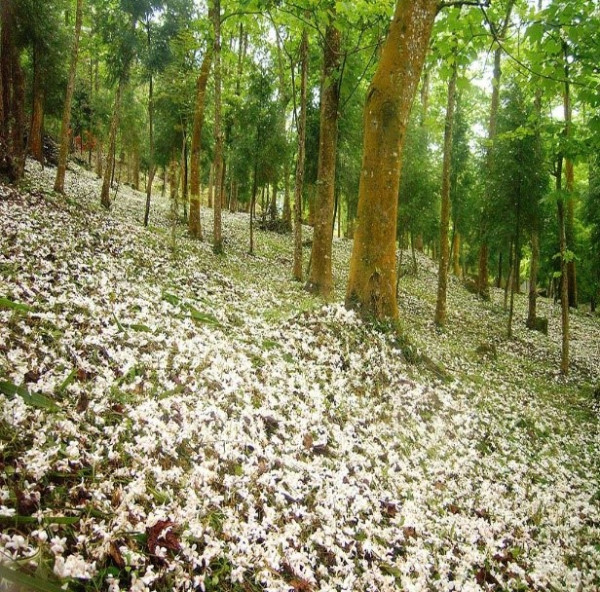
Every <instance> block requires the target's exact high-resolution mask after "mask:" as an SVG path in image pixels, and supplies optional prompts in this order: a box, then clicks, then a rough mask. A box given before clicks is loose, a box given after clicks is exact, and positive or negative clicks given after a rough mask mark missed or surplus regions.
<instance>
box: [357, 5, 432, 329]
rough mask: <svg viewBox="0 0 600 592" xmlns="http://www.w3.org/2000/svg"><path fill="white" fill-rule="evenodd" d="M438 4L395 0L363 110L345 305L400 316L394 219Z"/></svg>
mask: <svg viewBox="0 0 600 592" xmlns="http://www.w3.org/2000/svg"><path fill="white" fill-rule="evenodd" d="M437 7H438V3H437V1H436V0H398V2H397V4H396V10H395V14H394V18H393V20H392V22H391V24H390V30H389V33H388V38H387V40H386V42H385V44H384V46H383V49H382V52H381V58H380V61H379V64H378V66H377V70H376V72H375V75H374V77H373V81H372V83H371V87H370V89H369V92H368V95H367V100H366V105H365V112H364V143H363V160H362V173H361V178H360V185H359V197H358V226H357V229H356V231H355V235H354V247H353V250H352V258H351V261H350V277H349V281H348V288H347V292H346V305H347V306H349V307H351V308H356V309H358V310H359V311H360V312H361V314H363V315H367V316H374V317H376V318H384V317H391V318H396V317H397V316H398V304H397V301H396V291H395V286H396V265H395V263H396V220H397V208H398V187H399V183H400V166H401V162H402V149H403V146H404V139H405V134H406V125H407V122H408V117H409V115H410V109H411V106H412V102H413V99H414V96H415V93H416V91H417V86H418V83H419V77H420V75H421V70H422V68H423V62H424V60H425V55H426V53H427V48H428V45H429V38H430V36H431V29H432V26H433V21H434V18H435V14H436V11H437Z"/></svg>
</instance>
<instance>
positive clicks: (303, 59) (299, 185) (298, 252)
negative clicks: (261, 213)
mask: <svg viewBox="0 0 600 592" xmlns="http://www.w3.org/2000/svg"><path fill="white" fill-rule="evenodd" d="M300 63H301V68H302V70H301V75H300V76H301V77H300V114H299V115H298V114H296V121H297V122H298V159H297V161H296V187H295V191H294V268H293V276H294V279H295V280H296V281H298V282H301V281H302V190H303V188H304V160H305V154H306V104H307V85H308V30H307V29H306V28H304V30H303V31H302V42H301V45H300Z"/></svg>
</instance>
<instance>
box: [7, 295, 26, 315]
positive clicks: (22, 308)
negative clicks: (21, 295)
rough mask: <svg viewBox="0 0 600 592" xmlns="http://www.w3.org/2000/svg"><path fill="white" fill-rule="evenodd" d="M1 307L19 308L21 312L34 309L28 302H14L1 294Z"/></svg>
mask: <svg viewBox="0 0 600 592" xmlns="http://www.w3.org/2000/svg"><path fill="white" fill-rule="evenodd" d="M0 308H7V309H9V310H18V311H19V312H31V311H32V310H33V309H32V308H31V306H28V305H27V304H21V303H20V302H14V301H13V300H10V299H8V298H5V297H3V296H0Z"/></svg>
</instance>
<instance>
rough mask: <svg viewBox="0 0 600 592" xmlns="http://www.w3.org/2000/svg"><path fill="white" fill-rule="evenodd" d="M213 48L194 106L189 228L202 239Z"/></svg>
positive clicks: (207, 56) (202, 69)
mask: <svg viewBox="0 0 600 592" xmlns="http://www.w3.org/2000/svg"><path fill="white" fill-rule="evenodd" d="M212 55H213V52H212V48H210V49H207V50H206V53H205V54H204V58H203V60H202V65H201V66H200V74H199V75H198V79H197V80H196V105H195V107H194V124H193V129H192V151H191V152H192V154H191V161H190V218H189V230H190V234H191V235H192V236H193V237H194V238H198V239H202V226H201V223H200V143H201V139H202V127H203V125H204V106H205V97H206V86H207V84H208V77H209V74H210V67H211V64H212Z"/></svg>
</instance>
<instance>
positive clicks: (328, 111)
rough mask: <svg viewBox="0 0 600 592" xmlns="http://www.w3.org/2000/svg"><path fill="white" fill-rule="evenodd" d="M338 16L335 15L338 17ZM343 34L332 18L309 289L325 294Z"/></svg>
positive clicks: (329, 280)
mask: <svg viewBox="0 0 600 592" xmlns="http://www.w3.org/2000/svg"><path fill="white" fill-rule="evenodd" d="M334 18H335V17H334ZM340 44H341V35H340V32H339V30H338V29H337V28H336V26H335V22H331V23H330V24H329V26H328V27H327V32H326V34H325V45H324V48H323V53H324V63H323V77H322V80H321V115H320V128H319V129H320V132H319V161H318V173H317V198H316V202H315V206H316V211H315V214H316V215H315V228H314V234H313V244H312V252H311V261H312V265H311V269H310V275H309V278H308V281H307V283H306V289H307V290H308V291H310V292H314V293H315V294H319V295H321V296H323V297H324V298H330V297H331V295H332V293H333V267H332V261H331V258H332V241H333V230H332V228H333V206H334V199H335V164H336V153H337V138H338V116H339V113H338V109H339V102H340V87H339V75H340V74H339V67H340Z"/></svg>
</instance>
